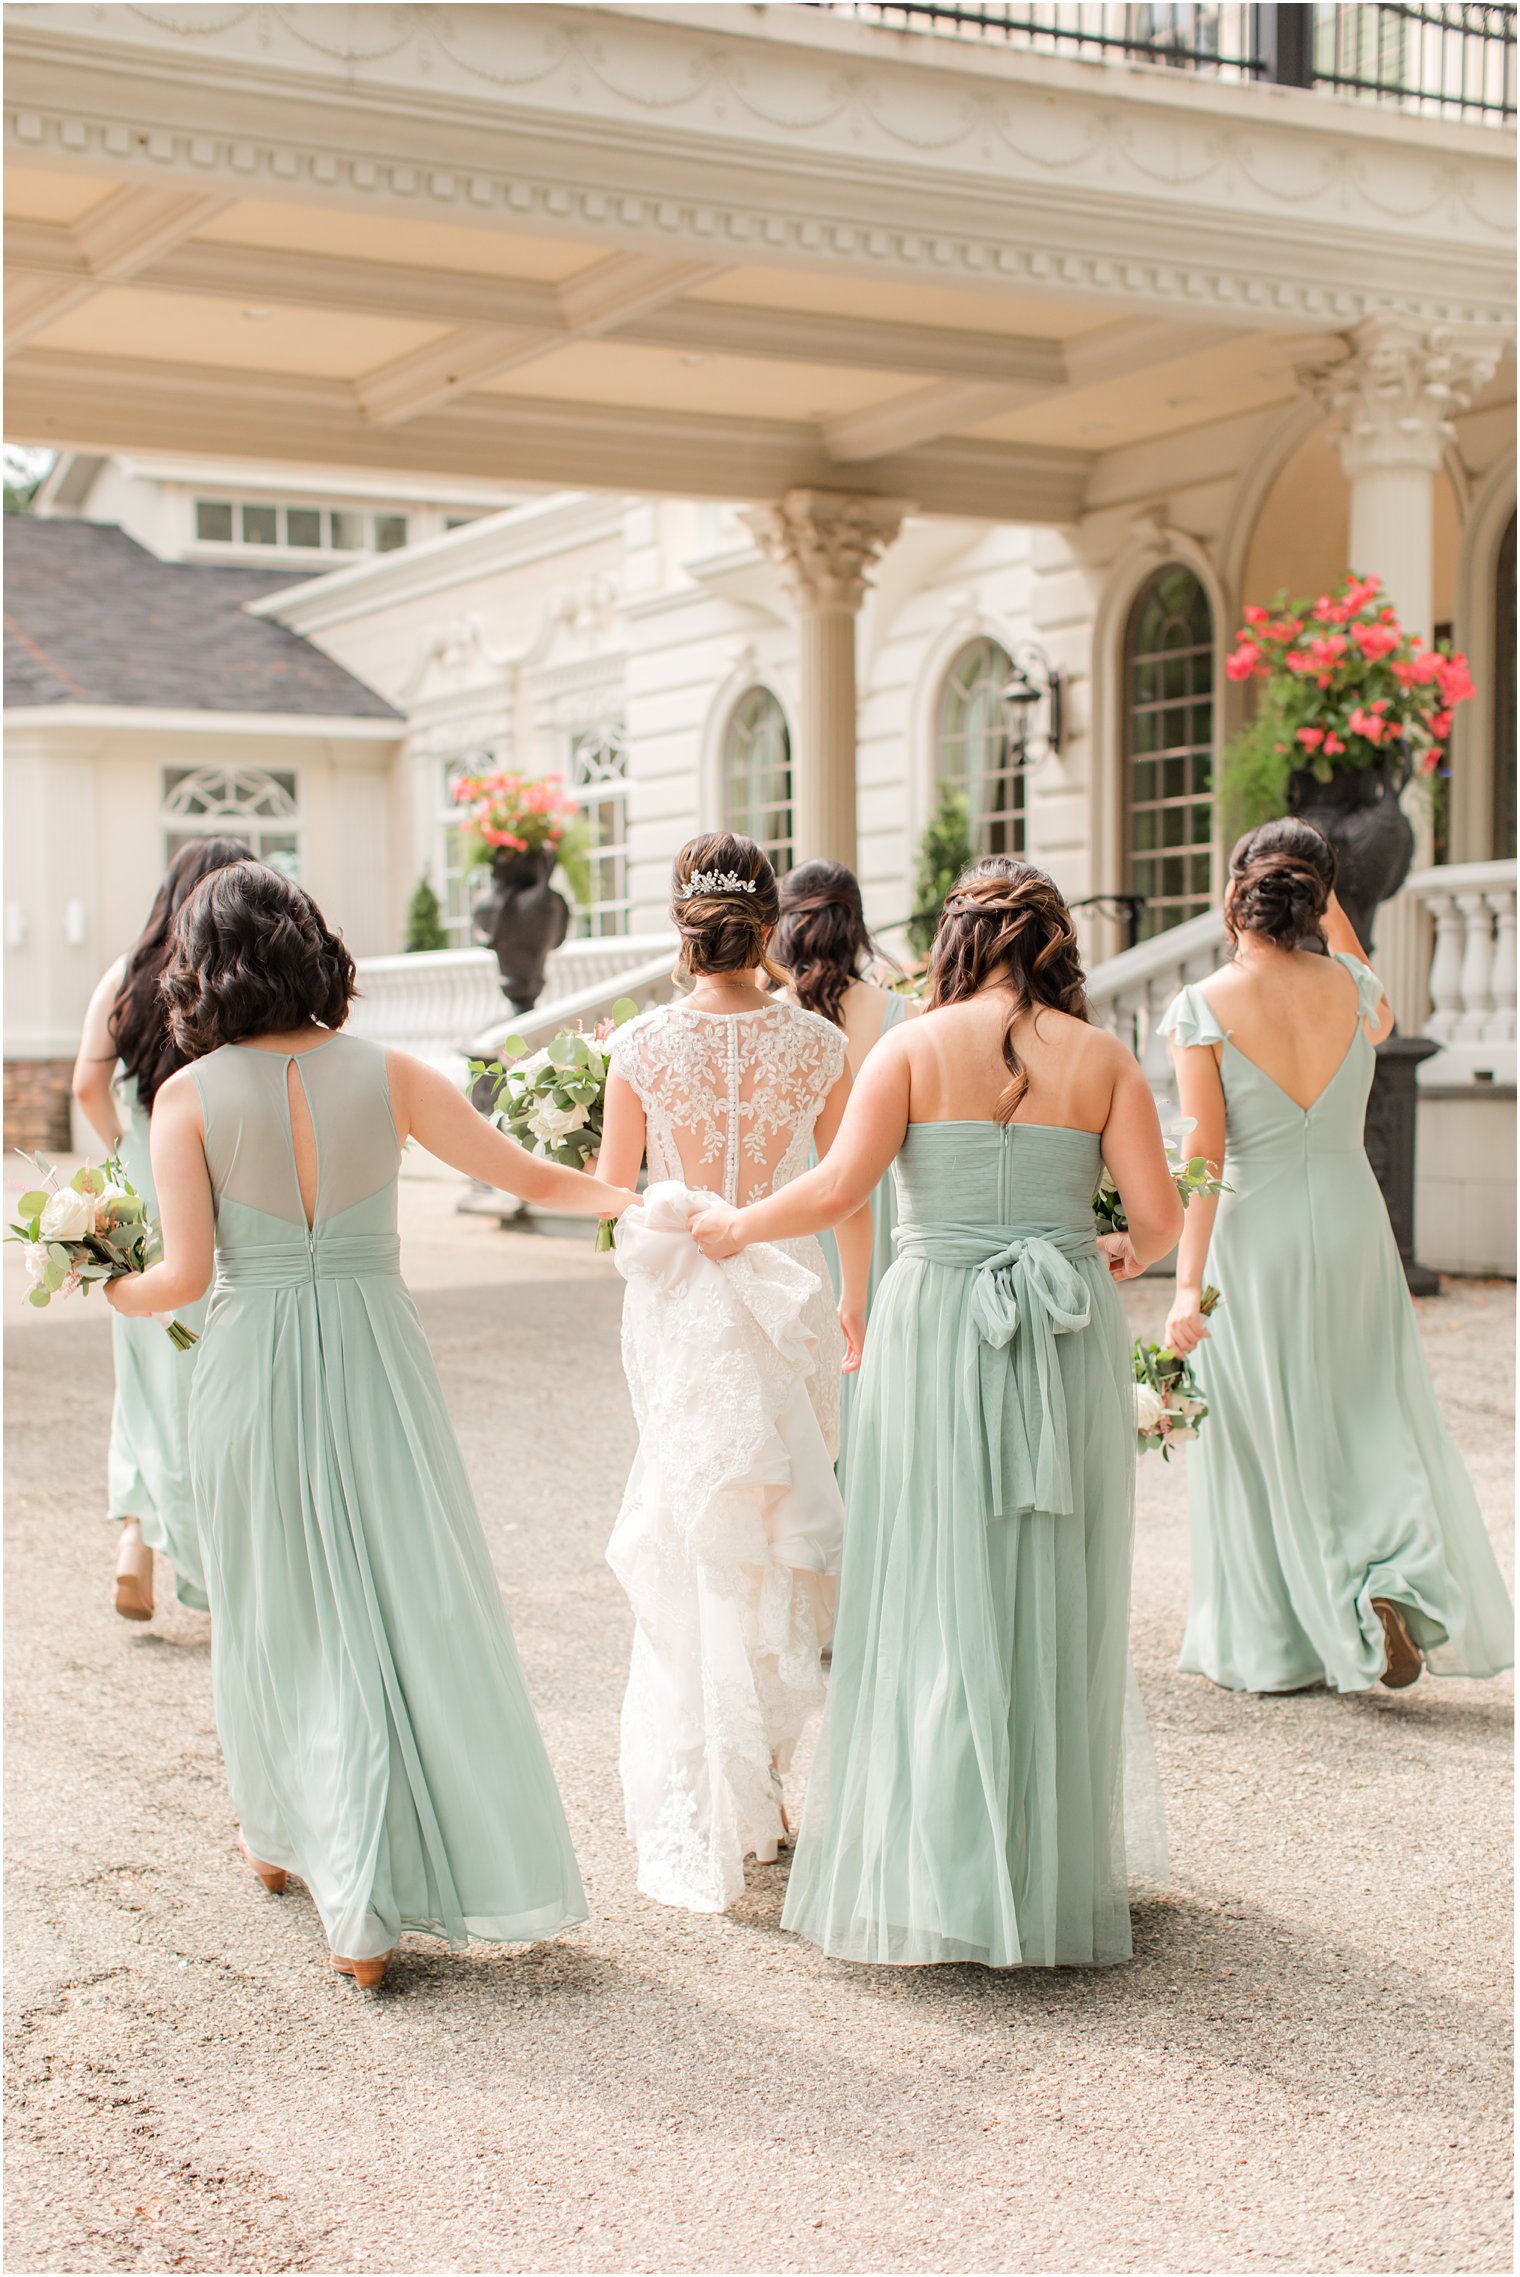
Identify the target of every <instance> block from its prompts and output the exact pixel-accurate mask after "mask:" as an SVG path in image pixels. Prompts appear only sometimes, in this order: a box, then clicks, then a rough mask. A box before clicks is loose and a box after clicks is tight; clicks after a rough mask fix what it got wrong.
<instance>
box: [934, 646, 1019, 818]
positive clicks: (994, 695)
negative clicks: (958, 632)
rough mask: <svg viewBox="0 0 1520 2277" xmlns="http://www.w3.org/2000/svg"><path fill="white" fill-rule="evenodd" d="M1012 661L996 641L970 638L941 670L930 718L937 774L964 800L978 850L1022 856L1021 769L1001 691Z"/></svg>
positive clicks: (943, 783) (1005, 684)
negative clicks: (941, 683) (940, 683)
mask: <svg viewBox="0 0 1520 2277" xmlns="http://www.w3.org/2000/svg"><path fill="white" fill-rule="evenodd" d="M1012 674H1013V660H1012V658H1011V657H1010V656H1009V654H1008V651H1007V650H1006V649H1005V648H1002V647H1000V646H999V645H998V643H997V642H996V641H995V640H986V639H983V640H973V641H971V642H970V643H968V645H967V646H966V647H965V648H963V649H962V650H961V652H960V654H959V655H958V656H957V657H956V658H955V660H954V662H953V663H952V664H951V666H950V669H949V671H948V672H947V673H946V674H945V682H944V686H943V687H942V688H941V690H940V695H939V708H938V712H937V714H936V718H935V739H934V740H935V748H934V762H935V773H936V776H937V779H938V782H939V785H940V787H941V788H942V789H950V790H956V791H959V792H960V794H961V796H962V798H964V800H965V801H966V808H967V812H968V815H969V818H970V824H971V844H972V846H973V848H974V849H975V851H976V852H977V853H978V854H1022V853H1023V852H1024V849H1025V844H1026V833H1025V811H1024V808H1025V801H1024V790H1025V776H1026V772H1027V770H1026V768H1025V765H1024V762H1023V759H1022V756H1021V754H1020V752H1019V750H1018V747H1017V746H1016V744H1015V743H1014V741H1013V738H1012V736H1011V735H1010V733H1009V711H1008V706H1007V704H1006V703H1005V702H1004V700H1003V690H1004V689H1005V688H1006V687H1007V685H1008V683H1009V680H1010V678H1011V677H1012Z"/></svg>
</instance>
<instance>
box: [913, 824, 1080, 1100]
mask: <svg viewBox="0 0 1520 2277" xmlns="http://www.w3.org/2000/svg"><path fill="white" fill-rule="evenodd" d="M929 984H930V987H929V1009H930V1010H931V1011H936V1010H938V1008H939V1007H940V1006H941V1005H944V1004H964V1003H965V1002H966V1000H967V999H968V998H969V997H972V996H978V995H980V993H981V991H982V990H983V989H984V988H993V987H997V988H1006V989H1009V990H1011V991H1012V996H1013V1002H1012V1004H1011V1005H1010V1007H1009V1011H1008V1019H1007V1022H1006V1024H1005V1026H1004V1029H1003V1061H1004V1064H1005V1066H1006V1067H1007V1069H1008V1082H1007V1085H1006V1086H1005V1088H1004V1089H1003V1091H1002V1093H1001V1094H1000V1096H999V1098H998V1103H997V1119H998V1121H999V1122H1000V1123H1007V1122H1010V1121H1011V1120H1012V1119H1013V1116H1014V1114H1015V1113H1016V1112H1017V1110H1018V1105H1019V1102H1020V1100H1021V1099H1022V1098H1023V1096H1024V1094H1025V1092H1026V1091H1027V1090H1028V1089H1029V1071H1028V1069H1027V1068H1026V1067H1025V1066H1024V1065H1023V1063H1022V1061H1021V1060H1020V1058H1019V1055H1018V1053H1017V1052H1016V1051H1015V1050H1014V1048H1013V1023H1014V1021H1015V1020H1016V1019H1017V1018H1018V1016H1019V1014H1020V1013H1021V1012H1026V1011H1028V1012H1034V1013H1036V1014H1038V1013H1040V1012H1042V1011H1045V1012H1065V1013H1068V1014H1069V1015H1070V1017H1071V1018H1072V1019H1074V1020H1085V1019H1086V1018H1087V1016H1088V1014H1087V976H1086V974H1085V973H1084V972H1083V970H1082V960H1081V958H1080V956H1079V955H1078V954H1077V929H1076V927H1075V925H1073V923H1072V921H1071V911H1070V910H1069V909H1068V908H1067V906H1066V902H1065V900H1064V898H1063V896H1062V894H1061V892H1060V890H1059V889H1058V887H1057V886H1056V885H1055V883H1054V881H1053V880H1052V879H1050V878H1048V877H1047V876H1046V875H1045V872H1044V871H1043V870H1037V869H1035V867H1034V866H1033V864H1032V863H1030V862H1020V861H1017V860H1015V858H1014V857H1013V856H1012V855H1010V854H988V855H985V856H984V857H983V859H982V860H981V861H979V862H973V863H972V864H971V866H970V868H969V869H965V870H962V872H961V874H960V876H959V877H958V878H957V879H956V881H955V884H954V885H953V886H952V887H951V889H950V892H949V894H948V896H947V897H946V900H945V909H944V914H943V916H942V917H941V918H940V921H939V931H938V932H937V933H936V934H935V936H934V948H933V950H932V952H931V954H930V958H929Z"/></svg>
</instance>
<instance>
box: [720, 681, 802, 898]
mask: <svg viewBox="0 0 1520 2277" xmlns="http://www.w3.org/2000/svg"><path fill="white" fill-rule="evenodd" d="M723 813H724V822H725V827H726V828H727V829H729V830H732V831H736V832H737V833H738V834H739V836H740V837H743V838H753V839H754V841H755V843H756V845H757V846H760V847H762V848H763V849H764V851H765V852H766V853H767V854H768V855H769V856H770V858H771V862H772V865H773V866H774V868H775V870H776V872H777V874H778V875H779V874H780V872H781V871H783V870H789V869H790V868H791V866H792V738H791V735H790V732H789V731H788V728H787V724H786V714H785V712H784V711H783V710H782V709H781V706H780V705H779V704H778V703H777V701H776V699H775V697H774V696H773V695H772V694H771V692H770V690H769V688H747V689H746V690H745V692H744V694H743V695H742V696H741V697H740V698H739V701H738V702H737V703H736V704H735V706H734V708H733V710H732V712H730V714H729V719H728V726H727V727H726V728H725V730H724V733H723Z"/></svg>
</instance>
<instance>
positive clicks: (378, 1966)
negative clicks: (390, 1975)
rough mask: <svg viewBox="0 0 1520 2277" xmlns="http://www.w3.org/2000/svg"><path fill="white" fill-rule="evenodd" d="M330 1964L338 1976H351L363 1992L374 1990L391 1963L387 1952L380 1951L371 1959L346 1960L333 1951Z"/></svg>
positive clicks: (382, 1980)
mask: <svg viewBox="0 0 1520 2277" xmlns="http://www.w3.org/2000/svg"><path fill="white" fill-rule="evenodd" d="M332 1965H333V1967H334V1968H335V1969H336V1970H337V1972H338V1974H339V1976H340V1977H352V1978H353V1980H354V1982H355V1984H356V1985H359V1986H360V1987H361V1988H362V1989H363V1990H364V1991H365V1992H374V1991H375V1990H376V1989H377V1987H378V1986H380V1985H381V1984H383V1983H384V1981H385V1972H386V1970H387V1969H388V1968H389V1967H390V1965H391V1956H390V1954H389V1953H381V1954H379V1955H378V1956H377V1957H376V1958H375V1959H374V1960H372V1961H346V1960H345V1959H344V1958H343V1956H342V1954H341V1953H334V1955H333V1957H332Z"/></svg>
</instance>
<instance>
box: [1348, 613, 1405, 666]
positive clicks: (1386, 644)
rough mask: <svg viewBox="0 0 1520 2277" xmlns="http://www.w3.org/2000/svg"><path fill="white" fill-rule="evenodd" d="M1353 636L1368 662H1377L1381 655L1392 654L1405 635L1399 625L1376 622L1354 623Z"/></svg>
mask: <svg viewBox="0 0 1520 2277" xmlns="http://www.w3.org/2000/svg"><path fill="white" fill-rule="evenodd" d="M1351 637H1352V639H1353V640H1354V641H1355V642H1356V645H1357V647H1358V648H1359V649H1360V650H1361V652H1362V654H1363V656H1365V657H1366V659H1367V662H1368V663H1369V664H1376V663H1377V662H1378V660H1379V659H1380V658H1381V657H1384V656H1391V655H1392V654H1393V651H1394V650H1395V649H1396V648H1397V647H1398V645H1399V643H1400V642H1401V641H1402V639H1403V637H1404V636H1403V634H1402V633H1401V632H1400V631H1399V628H1398V626H1397V625H1386V624H1378V623H1374V624H1355V625H1353V626H1352V628H1351Z"/></svg>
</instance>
